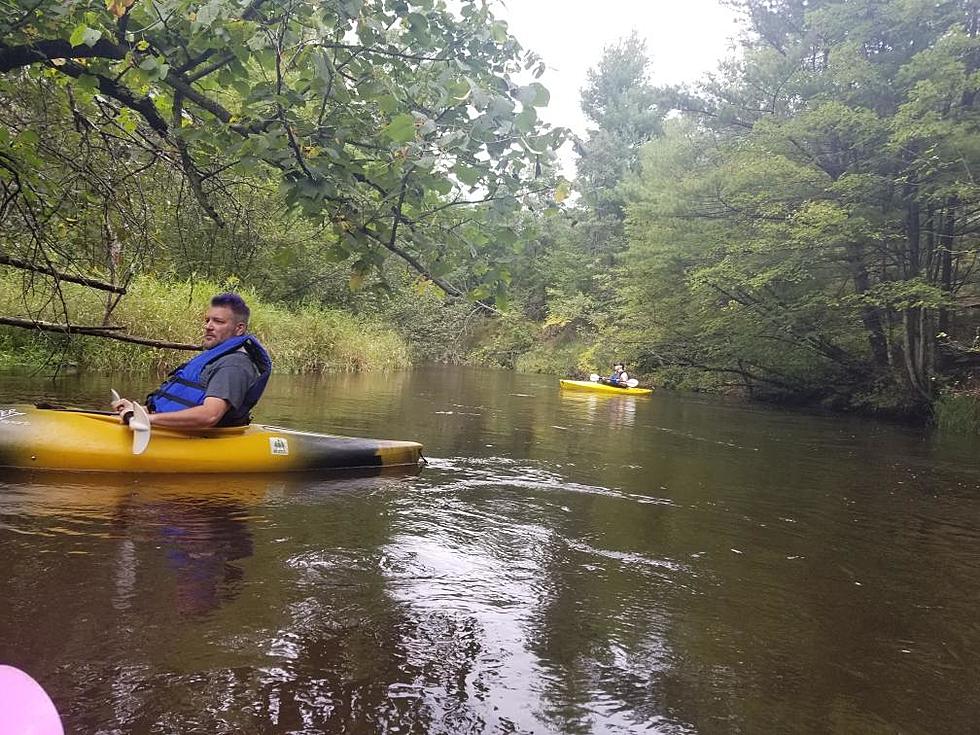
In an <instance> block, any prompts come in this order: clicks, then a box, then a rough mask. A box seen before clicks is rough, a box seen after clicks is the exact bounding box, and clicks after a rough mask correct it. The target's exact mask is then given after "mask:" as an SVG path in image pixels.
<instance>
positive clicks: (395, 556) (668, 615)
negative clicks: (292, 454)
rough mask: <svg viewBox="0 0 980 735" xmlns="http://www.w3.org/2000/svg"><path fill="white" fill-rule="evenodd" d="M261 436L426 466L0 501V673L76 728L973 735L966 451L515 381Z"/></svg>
mask: <svg viewBox="0 0 980 735" xmlns="http://www.w3.org/2000/svg"><path fill="white" fill-rule="evenodd" d="M93 380H96V379H93ZM116 380H117V381H119V379H116ZM119 385H122V383H121V382H120V383H119ZM76 387H77V386H76ZM117 387H118V385H117ZM96 388H98V390H96ZM66 390H67V389H66ZM73 390H74V388H73ZM92 390H93V395H95V394H101V392H102V389H101V388H100V387H98V386H96V387H95V388H92ZM54 392H55V393H57V391H54ZM52 398H55V399H57V398H58V396H57V395H54V396H52ZM263 411H264V412H265V413H264V414H263V418H265V419H266V420H269V421H274V422H277V423H282V424H286V425H289V426H294V427H296V428H300V429H310V430H314V431H330V430H335V431H343V432H344V433H349V434H354V435H363V436H378V437H380V436H391V437H396V438H397V437H402V438H411V439H418V440H420V441H422V442H424V443H425V445H426V449H427V451H426V454H427V456H430V457H431V458H434V459H433V460H432V464H431V465H430V466H429V467H427V468H426V469H425V470H424V471H423V472H422V473H421V474H420V475H417V476H393V477H382V478H345V479H340V480H338V479H322V478H315V477H306V478H300V477H287V478H281V479H273V478H255V477H252V478H244V479H241V480H237V479H232V480H229V479H227V478H214V477H210V478H199V479H194V480H190V481H188V480H187V479H186V478H179V479H178V478H171V479H167V478H158V477H153V478H130V479H129V480H121V479H119V478H116V480H113V479H111V478H110V479H108V480H104V479H92V478H89V479H85V478H82V479H79V478H78V477H77V476H76V477H74V478H72V477H64V478H62V477H59V478H58V479H57V481H50V482H48V481H45V480H44V479H42V476H41V475H37V476H33V477H32V476H27V477H21V478H19V479H11V478H7V479H6V480H4V479H0V558H3V559H4V563H5V565H6V566H5V574H3V575H0V600H4V601H5V605H4V606H3V607H2V609H0V660H6V661H8V662H10V663H13V664H15V665H19V666H20V667H21V668H24V669H25V670H27V671H29V672H30V673H32V674H34V675H36V676H37V678H38V679H39V680H40V681H41V682H42V684H44V685H45V686H46V687H47V688H48V689H49V691H51V692H52V694H53V695H55V701H56V702H58V703H59V706H61V707H62V708H63V709H64V710H65V711H66V713H67V714H66V718H67V722H68V723H69V727H70V729H71V730H72V731H76V732H107V733H108V732H192V733H196V732H207V733H226V732H227V733H233V732H234V733H238V732H248V733H251V732H262V733H287V732H288V733H294V732H298V733H323V732H364V733H375V732H385V733H395V732H398V733H420V734H421V733H426V735H429V734H430V733H447V734H448V733H490V732H500V733H503V732H520V733H633V732H640V731H642V732H654V733H670V734H676V733H703V734H705V735H711V734H713V733H731V732H751V733H755V732H765V733H768V732H774V733H776V732H814V733H816V732H834V733H858V732H860V733H864V732H944V733H946V732H949V733H954V732H964V733H965V732H972V731H973V730H974V729H975V723H976V719H977V717H978V716H980V709H978V705H977V703H976V701H974V700H975V697H973V694H972V692H973V691H975V689H976V685H977V684H978V683H980V672H978V668H977V665H976V663H975V662H976V661H977V660H980V659H978V657H977V655H976V653H977V652H978V651H980V629H978V627H977V626H976V623H975V620H976V606H977V602H978V599H977V593H976V591H977V590H978V589H980V551H978V549H980V524H978V522H977V518H980V492H978V490H980V465H978V464H977V463H976V443H975V442H973V443H968V442H954V443H949V442H944V441H941V440H938V439H936V438H935V437H929V436H926V435H924V434H922V433H920V432H917V431H912V430H908V429H905V428H901V427H892V426H888V425H885V424H878V423H874V422H865V421H858V420H853V419H846V418H840V417H824V416H813V415H806V414H797V413H790V412H778V411H772V410H769V409H763V408H761V407H758V406H745V405H738V404H733V403H723V402H719V401H717V400H716V399H710V400H708V399H702V398H698V397H693V398H692V397H677V396H670V395H668V394H662V395H661V394H655V395H654V396H651V397H650V398H645V399H643V400H637V399H635V398H631V397H627V396H610V397H608V398H603V397H601V396H590V395H588V394H581V395H573V394H568V395H564V394H562V393H561V392H560V391H559V390H558V388H557V385H556V381H555V380H553V379H549V378H546V377H541V376H520V375H515V374H514V373H507V372H502V371H470V370H451V369H433V370H431V371H429V370H419V371H413V372H410V373H398V374H394V375H391V376H385V375H374V376H343V377H341V376H329V377H325V378H320V379H316V380H312V379H310V380H308V379H306V378H299V377H296V378H281V379H280V380H279V381H278V382H274V383H273V384H271V385H270V388H269V394H268V396H267V398H266V399H263ZM117 481H118V482H117ZM173 482H175V483H176V484H172V483H173ZM910 691H913V692H916V693H917V696H916V697H909V696H908V693H909V692H910Z"/></svg>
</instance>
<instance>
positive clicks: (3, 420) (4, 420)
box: [0, 408, 27, 426]
mask: <svg viewBox="0 0 980 735" xmlns="http://www.w3.org/2000/svg"><path fill="white" fill-rule="evenodd" d="M26 415H27V414H26V413H24V412H23V411H18V410H17V409H16V408H0V424H20V425H21V426H27V422H26V421H12V420H11V419H13V418H14V417H15V416H26Z"/></svg>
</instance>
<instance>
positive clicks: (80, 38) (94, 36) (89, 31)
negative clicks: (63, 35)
mask: <svg viewBox="0 0 980 735" xmlns="http://www.w3.org/2000/svg"><path fill="white" fill-rule="evenodd" d="M100 38H102V31H98V30H96V29H94V28H89V27H88V26H87V25H85V24H84V23H80V24H78V25H77V26H75V29H74V30H73V31H72V32H71V35H70V36H69V37H68V43H70V44H71V45H72V48H74V47H76V46H81V45H82V44H83V43H84V44H85V45H86V46H89V47H91V46H94V45H95V44H96V43H97V42H98V40H99V39H100Z"/></svg>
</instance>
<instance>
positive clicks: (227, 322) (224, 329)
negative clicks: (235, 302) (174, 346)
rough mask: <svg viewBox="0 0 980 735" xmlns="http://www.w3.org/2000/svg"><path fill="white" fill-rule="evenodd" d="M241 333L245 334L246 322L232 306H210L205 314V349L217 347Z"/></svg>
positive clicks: (203, 341) (202, 341) (202, 342)
mask: <svg viewBox="0 0 980 735" xmlns="http://www.w3.org/2000/svg"><path fill="white" fill-rule="evenodd" d="M240 334H245V324H244V323H243V322H240V321H239V320H238V319H237V318H236V317H235V313H234V312H233V311H232V310H231V308H230V307H228V306H211V307H208V310H207V312H206V313H205V314H204V339H203V340H201V344H203V345H204V348H205V349H211V348H212V347H216V346H217V345H220V344H221V343H222V342H224V341H225V340H227V339H231V338H232V337H237V336H238V335H240Z"/></svg>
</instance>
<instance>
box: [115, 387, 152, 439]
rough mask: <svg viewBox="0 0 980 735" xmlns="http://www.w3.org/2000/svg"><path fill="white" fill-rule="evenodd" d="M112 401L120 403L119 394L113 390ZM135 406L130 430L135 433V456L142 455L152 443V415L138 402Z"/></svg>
mask: <svg viewBox="0 0 980 735" xmlns="http://www.w3.org/2000/svg"><path fill="white" fill-rule="evenodd" d="M111 390H112V400H113V401H114V402H115V401H118V400H120V399H119V394H118V393H117V392H116V389H115V388H112V389H111ZM132 404H133V415H132V416H131V417H130V419H129V429H130V431H132V432H133V454H142V453H143V452H145V451H146V445H147V444H149V443H150V415H149V414H148V413H147V412H146V409H145V408H143V407H142V406H141V405H140V404H138V403H137V402H136V401H133V402H132Z"/></svg>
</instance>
